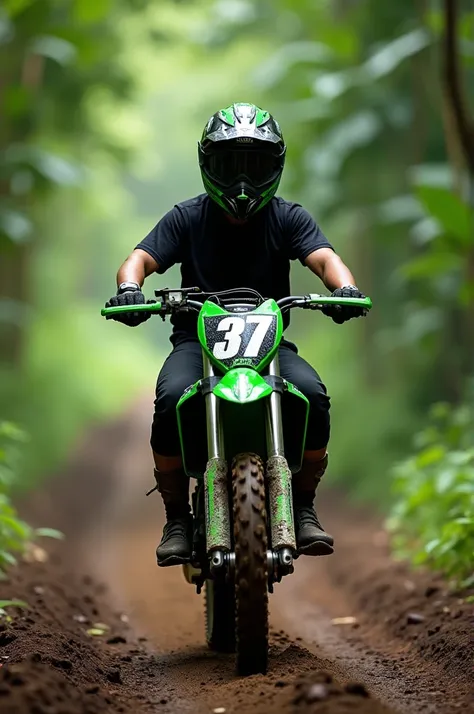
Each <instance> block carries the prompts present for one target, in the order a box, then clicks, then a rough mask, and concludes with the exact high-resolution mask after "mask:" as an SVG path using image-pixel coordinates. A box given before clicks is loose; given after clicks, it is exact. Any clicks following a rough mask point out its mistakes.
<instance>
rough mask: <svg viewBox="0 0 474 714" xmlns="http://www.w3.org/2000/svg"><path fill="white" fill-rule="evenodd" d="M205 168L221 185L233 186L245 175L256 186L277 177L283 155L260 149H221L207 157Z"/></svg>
mask: <svg viewBox="0 0 474 714" xmlns="http://www.w3.org/2000/svg"><path fill="white" fill-rule="evenodd" d="M205 168H206V170H207V172H208V174H209V176H210V177H211V178H213V179H214V180H215V181H217V182H218V183H219V184H220V185H221V186H232V184H234V183H235V182H236V181H237V180H238V178H239V177H240V176H245V177H246V178H247V179H248V181H249V182H250V184H252V185H253V186H255V187H259V186H264V185H265V184H266V183H269V182H270V181H272V180H274V179H276V178H277V176H278V175H279V174H280V173H281V170H282V168H283V166H282V158H281V156H275V154H273V153H270V152H265V151H258V150H255V149H254V150H251V149H250V150H246V149H235V150H221V151H214V152H212V153H209V154H208V155H207V156H206V157H205Z"/></svg>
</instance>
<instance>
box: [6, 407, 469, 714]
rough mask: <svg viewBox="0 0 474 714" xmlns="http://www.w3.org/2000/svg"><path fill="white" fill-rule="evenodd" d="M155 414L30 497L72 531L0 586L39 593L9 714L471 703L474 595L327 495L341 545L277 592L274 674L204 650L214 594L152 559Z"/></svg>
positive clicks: (14, 630)
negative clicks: (243, 674)
mask: <svg viewBox="0 0 474 714" xmlns="http://www.w3.org/2000/svg"><path fill="white" fill-rule="evenodd" d="M148 423H149V410H148V408H147V407H146V406H144V405H143V404H139V405H137V407H136V409H134V410H133V411H132V412H131V413H129V414H128V415H127V416H126V417H124V418H123V419H121V420H119V421H117V422H115V423H113V424H110V425H107V426H106V427H101V428H100V429H97V430H95V431H94V432H92V433H91V434H90V435H89V436H88V438H87V439H85V440H84V443H83V444H82V445H81V446H80V447H79V448H78V450H77V452H76V454H75V455H74V457H72V458H71V462H70V464H69V465H68V467H67V468H65V469H64V472H63V473H61V474H59V475H58V477H57V478H56V479H53V480H52V481H51V482H50V483H49V485H48V489H47V491H46V492H44V493H42V494H41V496H36V497H35V498H34V499H33V500H32V502H30V503H28V504H26V505H25V506H24V508H23V511H24V513H25V514H26V515H28V517H29V518H30V520H32V521H33V523H34V524H35V525H45V524H47V525H49V526H53V527H58V528H60V529H61V530H63V532H64V533H65V534H66V536H67V538H66V540H65V541H64V542H62V543H59V544H55V543H52V542H46V541H43V543H42V544H41V545H42V546H43V548H44V549H43V548H35V549H33V550H32V551H31V552H30V553H29V555H28V560H27V561H26V562H24V563H22V564H21V566H20V567H19V568H16V569H15V570H14V571H12V573H11V574H10V578H9V580H7V581H5V582H3V583H0V598H7V597H13V596H14V597H19V598H22V599H24V600H26V601H27V602H28V603H29V609H28V610H23V611H16V612H15V613H14V617H13V621H12V622H11V623H8V622H3V624H0V712H1V713H2V714H4V713H5V714H79V713H84V714H98V713H99V712H113V713H115V712H133V713H136V714H141V713H142V712H143V713H144V712H159V713H163V714H165V713H167V712H168V713H171V712H173V713H179V712H197V713H198V714H199V713H201V712H202V713H204V712H217V713H218V712H221V713H223V712H228V713H233V712H242V713H244V714H245V713H250V712H251V713H252V714H267V713H268V714H269V713H270V712H271V713H272V714H280V713H282V712H285V713H288V714H291V713H294V714H309V713H310V712H315V713H316V712H317V713H321V714H322V713H324V714H343V713H344V712H346V713H347V714H349V713H353V714H382V713H385V714H389V713H390V712H391V713H392V714H393V713H395V712H403V713H407V714H411V713H412V712H413V713H414V712H425V713H426V714H450V712H473V713H474V686H473V681H474V677H473V674H474V669H473V664H474V660H473V651H474V634H473V633H474V627H473V626H474V616H473V612H474V609H473V606H472V604H471V605H470V604H467V603H466V602H465V601H464V600H463V599H461V597H460V595H459V594H456V593H452V592H449V591H448V588H447V586H446V584H445V583H443V581H442V580H441V579H438V578H436V577H435V576H432V575H429V574H420V573H416V574H414V573H412V572H410V571H409V570H408V569H407V568H406V566H404V565H401V564H396V563H394V562H393V561H392V560H391V559H390V557H389V553H388V547H387V539H386V535H385V533H384V531H383V530H382V528H381V526H380V524H379V523H377V521H374V519H373V517H372V516H370V515H368V514H366V513H364V512H362V511H357V510H355V509H353V508H349V507H348V506H347V505H342V503H341V499H338V498H336V497H335V496H334V495H331V496H329V495H328V494H325V498H322V499H321V506H320V511H321V512H322V513H323V515H324V518H323V522H324V524H325V525H326V526H327V527H328V529H329V530H330V531H331V532H332V533H333V534H334V535H335V537H336V545H337V549H336V553H335V555H333V556H331V557H326V558H299V559H298V561H297V563H296V567H295V573H294V575H293V576H290V577H289V578H286V579H285V580H284V582H282V583H281V584H279V585H277V586H276V587H275V593H274V595H272V596H271V598H270V612H271V619H270V622H271V651H270V666H269V672H268V674H267V675H266V676H262V675H256V676H252V677H249V678H246V679H243V678H238V677H236V675H235V672H234V661H233V657H232V656H230V655H216V654H214V653H212V652H210V651H209V650H208V649H207V648H206V646H205V644H204V615H203V598H202V596H200V597H199V596H197V595H196V594H195V591H194V589H193V588H192V587H191V586H190V585H188V583H186V582H185V580H184V577H183V575H182V572H181V569H178V568H168V569H160V570H158V569H157V568H156V565H155V561H154V548H155V545H156V542H157V539H158V537H159V534H160V528H161V525H162V522H163V513H162V510H161V507H160V504H159V498H158V497H157V495H156V494H153V496H151V497H150V498H145V497H144V492H145V491H146V490H147V489H148V488H149V487H150V486H151V478H150V476H151V473H152V471H151V460H150V455H149V451H148V443H147V436H148ZM329 480H330V476H329V477H328V481H329ZM326 485H327V482H326Z"/></svg>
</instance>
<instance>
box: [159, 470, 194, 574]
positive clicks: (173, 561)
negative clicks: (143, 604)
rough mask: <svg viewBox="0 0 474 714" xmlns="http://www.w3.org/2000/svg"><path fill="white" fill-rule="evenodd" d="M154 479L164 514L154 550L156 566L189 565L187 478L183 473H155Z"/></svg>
mask: <svg viewBox="0 0 474 714" xmlns="http://www.w3.org/2000/svg"><path fill="white" fill-rule="evenodd" d="M155 479H156V485H157V490H158V491H159V492H160V494H161V497H162V499H163V503H164V506H165V511H166V523H165V526H164V528H163V536H162V538H161V541H160V544H159V546H158V547H157V549H156V560H157V563H158V565H159V566H160V567H166V566H168V565H182V564H184V563H189V561H190V560H191V555H192V528H193V519H192V515H191V513H190V508H189V477H188V476H186V474H185V473H184V470H183V469H176V470H174V471H158V470H157V469H155Z"/></svg>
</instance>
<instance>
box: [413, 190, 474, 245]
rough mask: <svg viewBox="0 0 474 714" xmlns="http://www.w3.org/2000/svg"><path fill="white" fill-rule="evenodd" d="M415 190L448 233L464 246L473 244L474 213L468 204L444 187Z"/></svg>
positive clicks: (428, 210)
mask: <svg viewBox="0 0 474 714" xmlns="http://www.w3.org/2000/svg"><path fill="white" fill-rule="evenodd" d="M415 190H416V194H417V196H418V198H419V199H420V201H421V203H422V204H423V205H424V207H425V209H426V211H427V212H428V213H429V215H430V216H432V217H433V218H435V219H436V220H437V221H439V223H440V224H441V225H442V226H443V228H444V230H445V231H446V232H447V233H449V234H450V235H453V236H455V237H456V238H458V239H459V240H460V242H461V243H462V244H463V245H468V244H470V243H471V242H472V240H473V236H474V222H473V212H472V210H471V209H470V208H469V206H468V205H467V204H466V203H464V202H463V201H462V200H461V199H460V198H459V197H458V196H456V194H454V193H452V192H451V191H449V190H447V189H445V188H442V187H436V186H426V185H424V186H423V185H420V186H417V187H416V189H415Z"/></svg>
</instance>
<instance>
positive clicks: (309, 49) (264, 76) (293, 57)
mask: <svg viewBox="0 0 474 714" xmlns="http://www.w3.org/2000/svg"><path fill="white" fill-rule="evenodd" d="M332 55H333V52H332V50H331V49H330V48H329V47H327V45H323V44H322V43H321V42H309V41H299V42H291V43H289V44H287V45H283V47H280V49H279V50H278V51H277V52H275V53H274V54H273V55H271V56H270V57H269V58H268V59H267V60H264V61H263V62H262V63H260V64H259V66H258V69H257V70H256V71H255V73H254V75H253V79H254V82H255V83H256V84H257V86H258V87H260V88H261V89H269V88H270V87H273V86H275V85H276V84H278V83H279V82H281V81H282V80H283V79H284V77H285V75H286V74H287V73H288V71H289V70H290V69H291V68H292V67H293V66H294V65H295V64H300V63H303V62H306V63H308V62H309V63H311V64H314V63H317V62H322V61H326V60H328V59H329V58H330V57H331V56H332Z"/></svg>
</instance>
